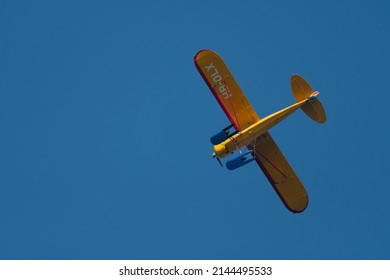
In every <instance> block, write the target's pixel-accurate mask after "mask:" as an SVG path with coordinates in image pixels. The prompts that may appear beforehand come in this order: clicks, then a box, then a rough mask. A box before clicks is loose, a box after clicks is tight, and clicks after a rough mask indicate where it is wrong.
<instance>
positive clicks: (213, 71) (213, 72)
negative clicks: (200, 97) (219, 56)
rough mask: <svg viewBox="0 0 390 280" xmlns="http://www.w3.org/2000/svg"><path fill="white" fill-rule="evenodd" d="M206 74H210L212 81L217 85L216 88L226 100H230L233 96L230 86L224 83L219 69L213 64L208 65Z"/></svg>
mask: <svg viewBox="0 0 390 280" xmlns="http://www.w3.org/2000/svg"><path fill="white" fill-rule="evenodd" d="M205 68H206V72H207V73H208V74H209V76H210V78H211V80H212V81H213V82H214V83H215V85H214V88H218V91H219V93H220V94H221V96H222V97H223V98H224V99H228V98H229V97H231V96H232V93H231V92H230V90H229V88H228V86H227V85H226V83H225V82H223V79H222V76H221V75H220V74H219V72H218V69H217V68H216V67H215V66H214V63H213V62H211V64H210V65H206V66H205Z"/></svg>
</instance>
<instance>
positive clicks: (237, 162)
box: [226, 150, 256, 170]
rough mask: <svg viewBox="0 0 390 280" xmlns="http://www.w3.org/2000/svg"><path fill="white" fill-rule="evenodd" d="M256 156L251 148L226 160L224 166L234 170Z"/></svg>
mask: <svg viewBox="0 0 390 280" xmlns="http://www.w3.org/2000/svg"><path fill="white" fill-rule="evenodd" d="M255 159H256V158H255V157H254V156H253V153H252V151H251V150H249V151H247V152H245V153H242V154H240V155H238V156H237V157H235V158H233V159H230V160H228V161H227V162H226V168H227V169H229V170H234V169H236V168H239V167H241V166H243V165H245V164H248V163H250V162H252V161H254V160H255Z"/></svg>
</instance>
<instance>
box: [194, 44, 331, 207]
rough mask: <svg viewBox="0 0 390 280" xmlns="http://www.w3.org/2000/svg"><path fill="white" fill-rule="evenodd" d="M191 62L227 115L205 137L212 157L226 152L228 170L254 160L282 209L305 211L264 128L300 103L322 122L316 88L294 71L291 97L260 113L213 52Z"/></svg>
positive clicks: (297, 185) (297, 186)
mask: <svg viewBox="0 0 390 280" xmlns="http://www.w3.org/2000/svg"><path fill="white" fill-rule="evenodd" d="M194 63H195V66H196V68H197V69H198V71H199V73H200V74H201V76H202V77H203V79H204V81H205V82H206V84H207V85H208V87H209V89H210V90H211V92H212V93H213V95H214V97H215V98H216V99H217V101H218V103H219V105H220V106H221V108H222V109H223V111H224V112H225V114H226V116H227V117H228V119H229V121H230V125H229V126H227V127H225V128H224V129H222V130H221V131H220V132H218V133H216V134H215V135H214V136H212V137H211V139H210V141H211V143H212V144H213V145H214V153H213V157H215V158H217V160H218V161H219V162H220V163H221V165H222V162H221V159H223V158H226V157H227V158H228V159H227V161H226V167H227V169H229V170H233V169H236V168H238V167H241V166H243V165H245V164H248V163H250V162H252V161H256V162H257V164H258V165H259V166H260V168H261V170H262V171H263V172H264V174H265V176H266V177H267V179H268V180H269V182H270V183H271V185H272V186H273V188H274V189H275V191H276V193H277V194H278V196H279V197H280V199H281V200H282V202H283V203H284V205H285V206H286V207H287V209H288V210H290V211H291V212H293V213H300V212H302V211H304V210H305V209H306V207H307V205H308V202H309V199H308V194H307V191H306V189H305V187H304V186H303V184H302V182H301V181H300V180H299V178H298V177H297V175H296V174H295V172H294V170H293V169H292V168H291V166H290V164H289V163H288V161H287V160H286V158H285V157H284V155H283V154H282V152H281V151H280V149H279V148H278V146H277V145H276V143H275V141H274V140H273V139H272V137H271V135H270V133H269V132H268V131H269V130H270V129H271V128H272V127H274V126H275V125H276V124H278V123H279V122H280V121H282V120H283V119H285V118H286V117H288V116H289V115H290V114H292V113H293V112H295V111H296V110H297V109H299V108H301V109H302V110H303V112H305V113H306V115H308V116H309V117H310V118H311V119H313V120H314V121H316V122H318V123H324V122H325V120H326V114H325V110H324V107H323V106H322V104H321V102H320V101H319V100H318V94H319V92H318V91H313V90H312V88H311V86H310V85H309V84H308V83H307V82H306V81H305V80H304V79H303V78H302V77H301V76H299V75H297V74H294V75H292V76H291V88H292V92H293V95H294V97H295V100H296V102H295V103H294V104H293V105H291V106H288V107H286V108H285V109H282V110H280V111H278V112H276V113H273V114H271V115H269V116H266V117H265V118H261V119H260V118H259V117H258V115H257V114H256V112H255V110H254V109H253V108H252V106H251V104H250V103H249V101H248V100H247V98H246V97H245V95H244V93H243V91H242V90H241V89H240V87H239V85H238V84H237V82H236V80H235V79H234V77H233V76H232V74H231V73H230V71H229V69H228V68H227V66H226V65H225V63H224V62H223V60H222V58H221V57H220V56H219V55H218V54H216V53H215V52H213V51H211V50H201V51H199V52H198V53H197V54H196V55H195V57H194Z"/></svg>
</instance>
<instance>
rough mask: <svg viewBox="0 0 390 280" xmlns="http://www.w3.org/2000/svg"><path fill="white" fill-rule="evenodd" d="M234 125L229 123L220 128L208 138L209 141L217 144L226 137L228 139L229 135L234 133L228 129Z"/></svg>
mask: <svg viewBox="0 0 390 280" xmlns="http://www.w3.org/2000/svg"><path fill="white" fill-rule="evenodd" d="M233 126H234V125H233V124H231V125H229V126H227V127H225V128H224V129H222V130H221V131H220V132H218V133H217V134H215V135H213V136H212V137H211V138H210V142H211V143H212V144H213V145H218V144H219V143H222V142H223V141H225V140H226V139H228V138H229V137H231V136H232V135H234V134H235V133H236V131H235V132H233V133H230V129H231V128H232V127H233Z"/></svg>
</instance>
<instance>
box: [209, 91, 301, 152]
mask: <svg viewBox="0 0 390 280" xmlns="http://www.w3.org/2000/svg"><path fill="white" fill-rule="evenodd" d="M306 102H308V98H307V99H304V100H302V101H300V102H297V103H295V104H293V105H291V106H289V107H287V108H285V109H283V110H280V111H278V112H276V113H274V114H271V115H269V116H267V117H265V118H263V119H260V120H259V121H257V122H255V123H254V124H252V125H250V126H248V127H247V128H245V129H243V130H241V131H239V132H237V133H236V134H234V135H233V136H231V137H230V138H228V139H226V140H225V141H223V142H222V143H220V144H218V145H215V146H214V152H215V154H216V156H217V157H219V158H224V157H226V156H228V155H229V154H231V153H232V152H234V151H235V150H237V149H240V148H241V147H243V146H246V145H248V144H250V143H252V142H253V141H255V140H256V138H258V137H259V136H261V135H262V134H264V133H265V132H267V131H268V130H269V129H271V128H272V127H274V126H275V125H276V124H278V123H279V122H280V121H282V120H283V119H285V118H286V117H288V116H289V115H290V114H292V113H293V112H295V111H296V110H297V109H298V108H300V107H301V106H302V105H303V104H305V103H306Z"/></svg>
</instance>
